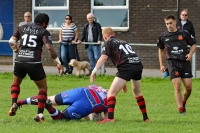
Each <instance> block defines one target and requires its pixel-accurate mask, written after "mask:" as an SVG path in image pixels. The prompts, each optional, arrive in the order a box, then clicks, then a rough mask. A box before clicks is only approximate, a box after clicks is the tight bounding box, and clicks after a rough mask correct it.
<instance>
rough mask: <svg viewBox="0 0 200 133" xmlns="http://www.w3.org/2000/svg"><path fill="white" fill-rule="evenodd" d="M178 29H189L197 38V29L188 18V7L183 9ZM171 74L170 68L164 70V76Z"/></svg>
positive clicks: (177, 24) (177, 25)
mask: <svg viewBox="0 0 200 133" xmlns="http://www.w3.org/2000/svg"><path fill="white" fill-rule="evenodd" d="M176 27H177V29H183V30H186V31H188V32H189V33H190V34H191V35H192V36H193V37H194V38H195V30H194V27H193V24H192V22H191V21H190V20H188V9H183V10H182V11H181V13H180V19H179V20H178V21H177V23H176ZM167 76H169V72H168V69H166V70H165V72H164V76H163V77H164V78H166V77H167Z"/></svg>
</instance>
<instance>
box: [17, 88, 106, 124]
mask: <svg viewBox="0 0 200 133" xmlns="http://www.w3.org/2000/svg"><path fill="white" fill-rule="evenodd" d="M37 103H38V99H37V96H32V97H29V98H26V99H24V100H18V105H19V106H22V105H24V104H33V105H37ZM49 103H50V104H49ZM52 105H53V106H57V105H69V106H68V107H67V108H66V109H64V110H63V111H62V112H61V111H59V110H57V109H55V108H54V107H53V106H52ZM45 108H46V109H47V111H48V112H49V113H50V115H51V117H52V119H53V120H59V119H65V120H71V119H81V118H83V117H86V119H88V117H87V116H88V115H89V114H91V113H100V112H104V116H105V117H107V91H106V90H105V89H104V88H102V87H101V86H98V85H89V86H87V87H78V88H73V89H71V90H66V91H63V92H61V93H60V94H57V95H54V96H48V101H47V104H46V106H45Z"/></svg>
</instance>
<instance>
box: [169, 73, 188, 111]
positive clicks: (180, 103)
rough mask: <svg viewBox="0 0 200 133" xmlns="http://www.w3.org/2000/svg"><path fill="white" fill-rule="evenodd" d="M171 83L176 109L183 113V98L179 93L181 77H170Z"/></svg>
mask: <svg viewBox="0 0 200 133" xmlns="http://www.w3.org/2000/svg"><path fill="white" fill-rule="evenodd" d="M172 83H173V85H174V97H175V100H176V104H177V106H178V110H179V112H180V114H183V113H185V110H184V108H183V98H182V95H181V78H180V77H179V78H174V79H172Z"/></svg>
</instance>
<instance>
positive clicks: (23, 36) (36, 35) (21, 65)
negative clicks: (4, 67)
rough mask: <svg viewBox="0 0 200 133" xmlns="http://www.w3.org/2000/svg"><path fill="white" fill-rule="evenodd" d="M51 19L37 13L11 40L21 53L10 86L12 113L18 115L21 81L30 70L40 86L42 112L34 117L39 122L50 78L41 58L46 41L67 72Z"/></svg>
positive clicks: (59, 65)
mask: <svg viewBox="0 0 200 133" xmlns="http://www.w3.org/2000/svg"><path fill="white" fill-rule="evenodd" d="M48 23H49V16H48V15H47V14H44V13H42V14H39V15H37V16H36V18H35V20H34V23H32V24H29V25H22V26H20V27H19V28H18V29H17V31H16V32H15V33H14V35H13V36H12V37H11V38H10V40H9V44H10V47H11V48H12V50H13V51H14V52H15V53H17V55H16V58H15V67H14V76H13V83H12V86H11V89H10V92H11V98H12V106H11V108H10V110H9V112H8V114H9V115H10V116H14V115H16V111H17V109H18V106H17V99H18V96H19V93H20V84H21V82H22V81H23V79H24V77H25V76H26V74H28V75H29V77H30V79H31V80H33V81H34V82H35V84H36V85H37V87H38V89H39V93H38V112H37V115H36V116H35V118H34V120H35V121H36V122H44V116H43V112H44V107H45V104H46V100H47V82H46V74H45V71H44V69H43V66H42V62H41V55H42V47H43V45H45V46H46V48H47V50H48V52H49V54H50V55H51V57H52V58H53V59H54V60H55V62H56V63H57V68H58V71H59V73H61V74H62V73H63V72H64V69H63V67H62V65H61V63H60V60H59V58H58V57H57V54H56V51H55V50H54V47H53V45H52V40H51V35H50V33H49V31H47V30H46V27H47V25H48ZM18 40H20V46H19V47H18V46H17V41H18Z"/></svg>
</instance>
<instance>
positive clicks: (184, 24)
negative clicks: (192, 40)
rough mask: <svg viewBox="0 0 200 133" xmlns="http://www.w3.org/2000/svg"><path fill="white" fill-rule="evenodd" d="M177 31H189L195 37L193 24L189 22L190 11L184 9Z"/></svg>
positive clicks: (177, 24)
mask: <svg viewBox="0 0 200 133" xmlns="http://www.w3.org/2000/svg"><path fill="white" fill-rule="evenodd" d="M176 27H177V29H183V30H187V31H188V32H189V33H190V34H191V35H192V36H193V37H195V30H194V27H193V24H192V22H191V21H190V20H188V9H183V10H182V11H181V13H180V19H179V20H178V21H177V23H176Z"/></svg>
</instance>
